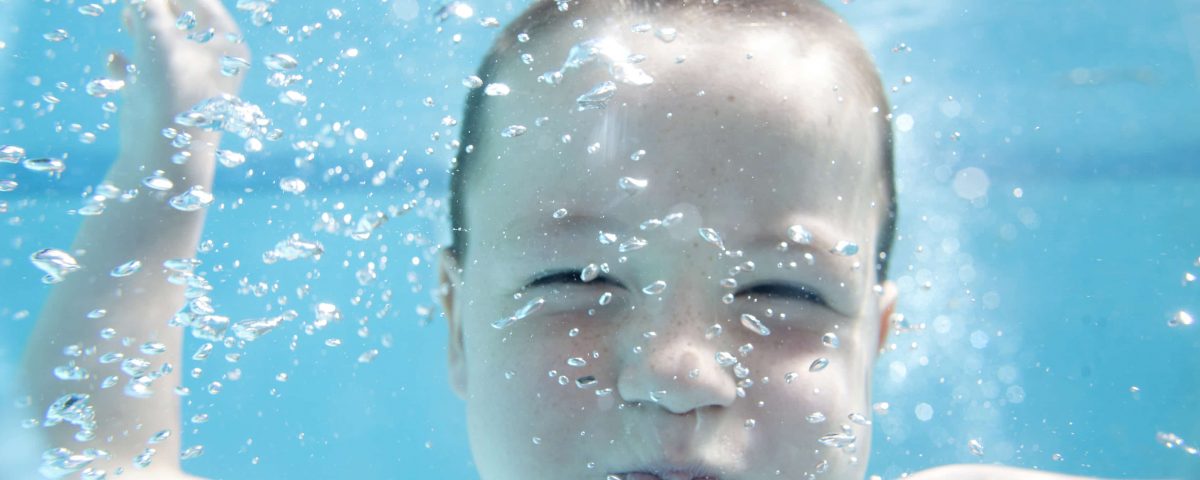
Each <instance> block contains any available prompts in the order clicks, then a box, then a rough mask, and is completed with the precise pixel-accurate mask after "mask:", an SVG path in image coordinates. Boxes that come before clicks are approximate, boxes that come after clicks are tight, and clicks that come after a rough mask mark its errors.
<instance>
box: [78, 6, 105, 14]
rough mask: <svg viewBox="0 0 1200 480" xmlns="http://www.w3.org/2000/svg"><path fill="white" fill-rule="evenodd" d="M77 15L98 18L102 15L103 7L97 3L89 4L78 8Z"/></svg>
mask: <svg viewBox="0 0 1200 480" xmlns="http://www.w3.org/2000/svg"><path fill="white" fill-rule="evenodd" d="M79 14H80V15H84V16H88V17H99V16H101V15H104V7H102V6H100V4H97V3H89V4H87V5H80V6H79Z"/></svg>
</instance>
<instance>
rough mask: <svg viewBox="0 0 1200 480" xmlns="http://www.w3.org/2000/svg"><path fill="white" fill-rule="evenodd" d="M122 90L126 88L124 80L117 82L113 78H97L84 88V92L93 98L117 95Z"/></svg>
mask: <svg viewBox="0 0 1200 480" xmlns="http://www.w3.org/2000/svg"><path fill="white" fill-rule="evenodd" d="M122 88H125V81H124V80H117V79H113V78H97V79H95V80H92V81H90V82H88V84H87V85H86V86H85V87H84V91H86V92H87V94H88V95H91V96H93V97H96V98H104V97H107V96H109V95H112V94H114V93H117V92H118V91H120V90H121V89H122Z"/></svg>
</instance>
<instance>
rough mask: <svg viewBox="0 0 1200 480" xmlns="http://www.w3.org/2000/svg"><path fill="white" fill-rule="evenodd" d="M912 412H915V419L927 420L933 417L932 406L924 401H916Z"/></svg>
mask: <svg viewBox="0 0 1200 480" xmlns="http://www.w3.org/2000/svg"><path fill="white" fill-rule="evenodd" d="M913 413H914V414H916V416H917V420H920V421H922V422H928V421H929V420H930V419H932V418H933V406H931V405H929V404H928V403H925V402H921V403H918V404H917V406H916V408H914V409H913Z"/></svg>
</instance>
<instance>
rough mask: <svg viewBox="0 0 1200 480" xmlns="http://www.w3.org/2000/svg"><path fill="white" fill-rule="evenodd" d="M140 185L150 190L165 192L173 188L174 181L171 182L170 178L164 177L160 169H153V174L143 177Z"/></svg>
mask: <svg viewBox="0 0 1200 480" xmlns="http://www.w3.org/2000/svg"><path fill="white" fill-rule="evenodd" d="M142 186H144V187H146V188H149V189H151V190H156V191H159V192H165V191H168V190H170V189H172V188H175V182H172V181H171V179H169V178H167V177H164V176H163V172H162V170H158V171H155V172H154V174H153V175H150V176H148V177H146V178H143V179H142Z"/></svg>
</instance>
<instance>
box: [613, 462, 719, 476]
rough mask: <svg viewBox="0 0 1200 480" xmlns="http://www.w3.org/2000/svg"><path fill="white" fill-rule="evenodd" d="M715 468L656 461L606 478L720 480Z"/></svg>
mask: <svg viewBox="0 0 1200 480" xmlns="http://www.w3.org/2000/svg"><path fill="white" fill-rule="evenodd" d="M720 479H721V477H719V476H717V474H716V472H715V469H713V468H710V467H708V466H707V465H704V464H673V463H654V464H649V465H643V466H641V467H637V468H632V469H629V470H627V471H624V472H621V473H616V474H610V475H609V476H608V478H607V479H606V480H720Z"/></svg>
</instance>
